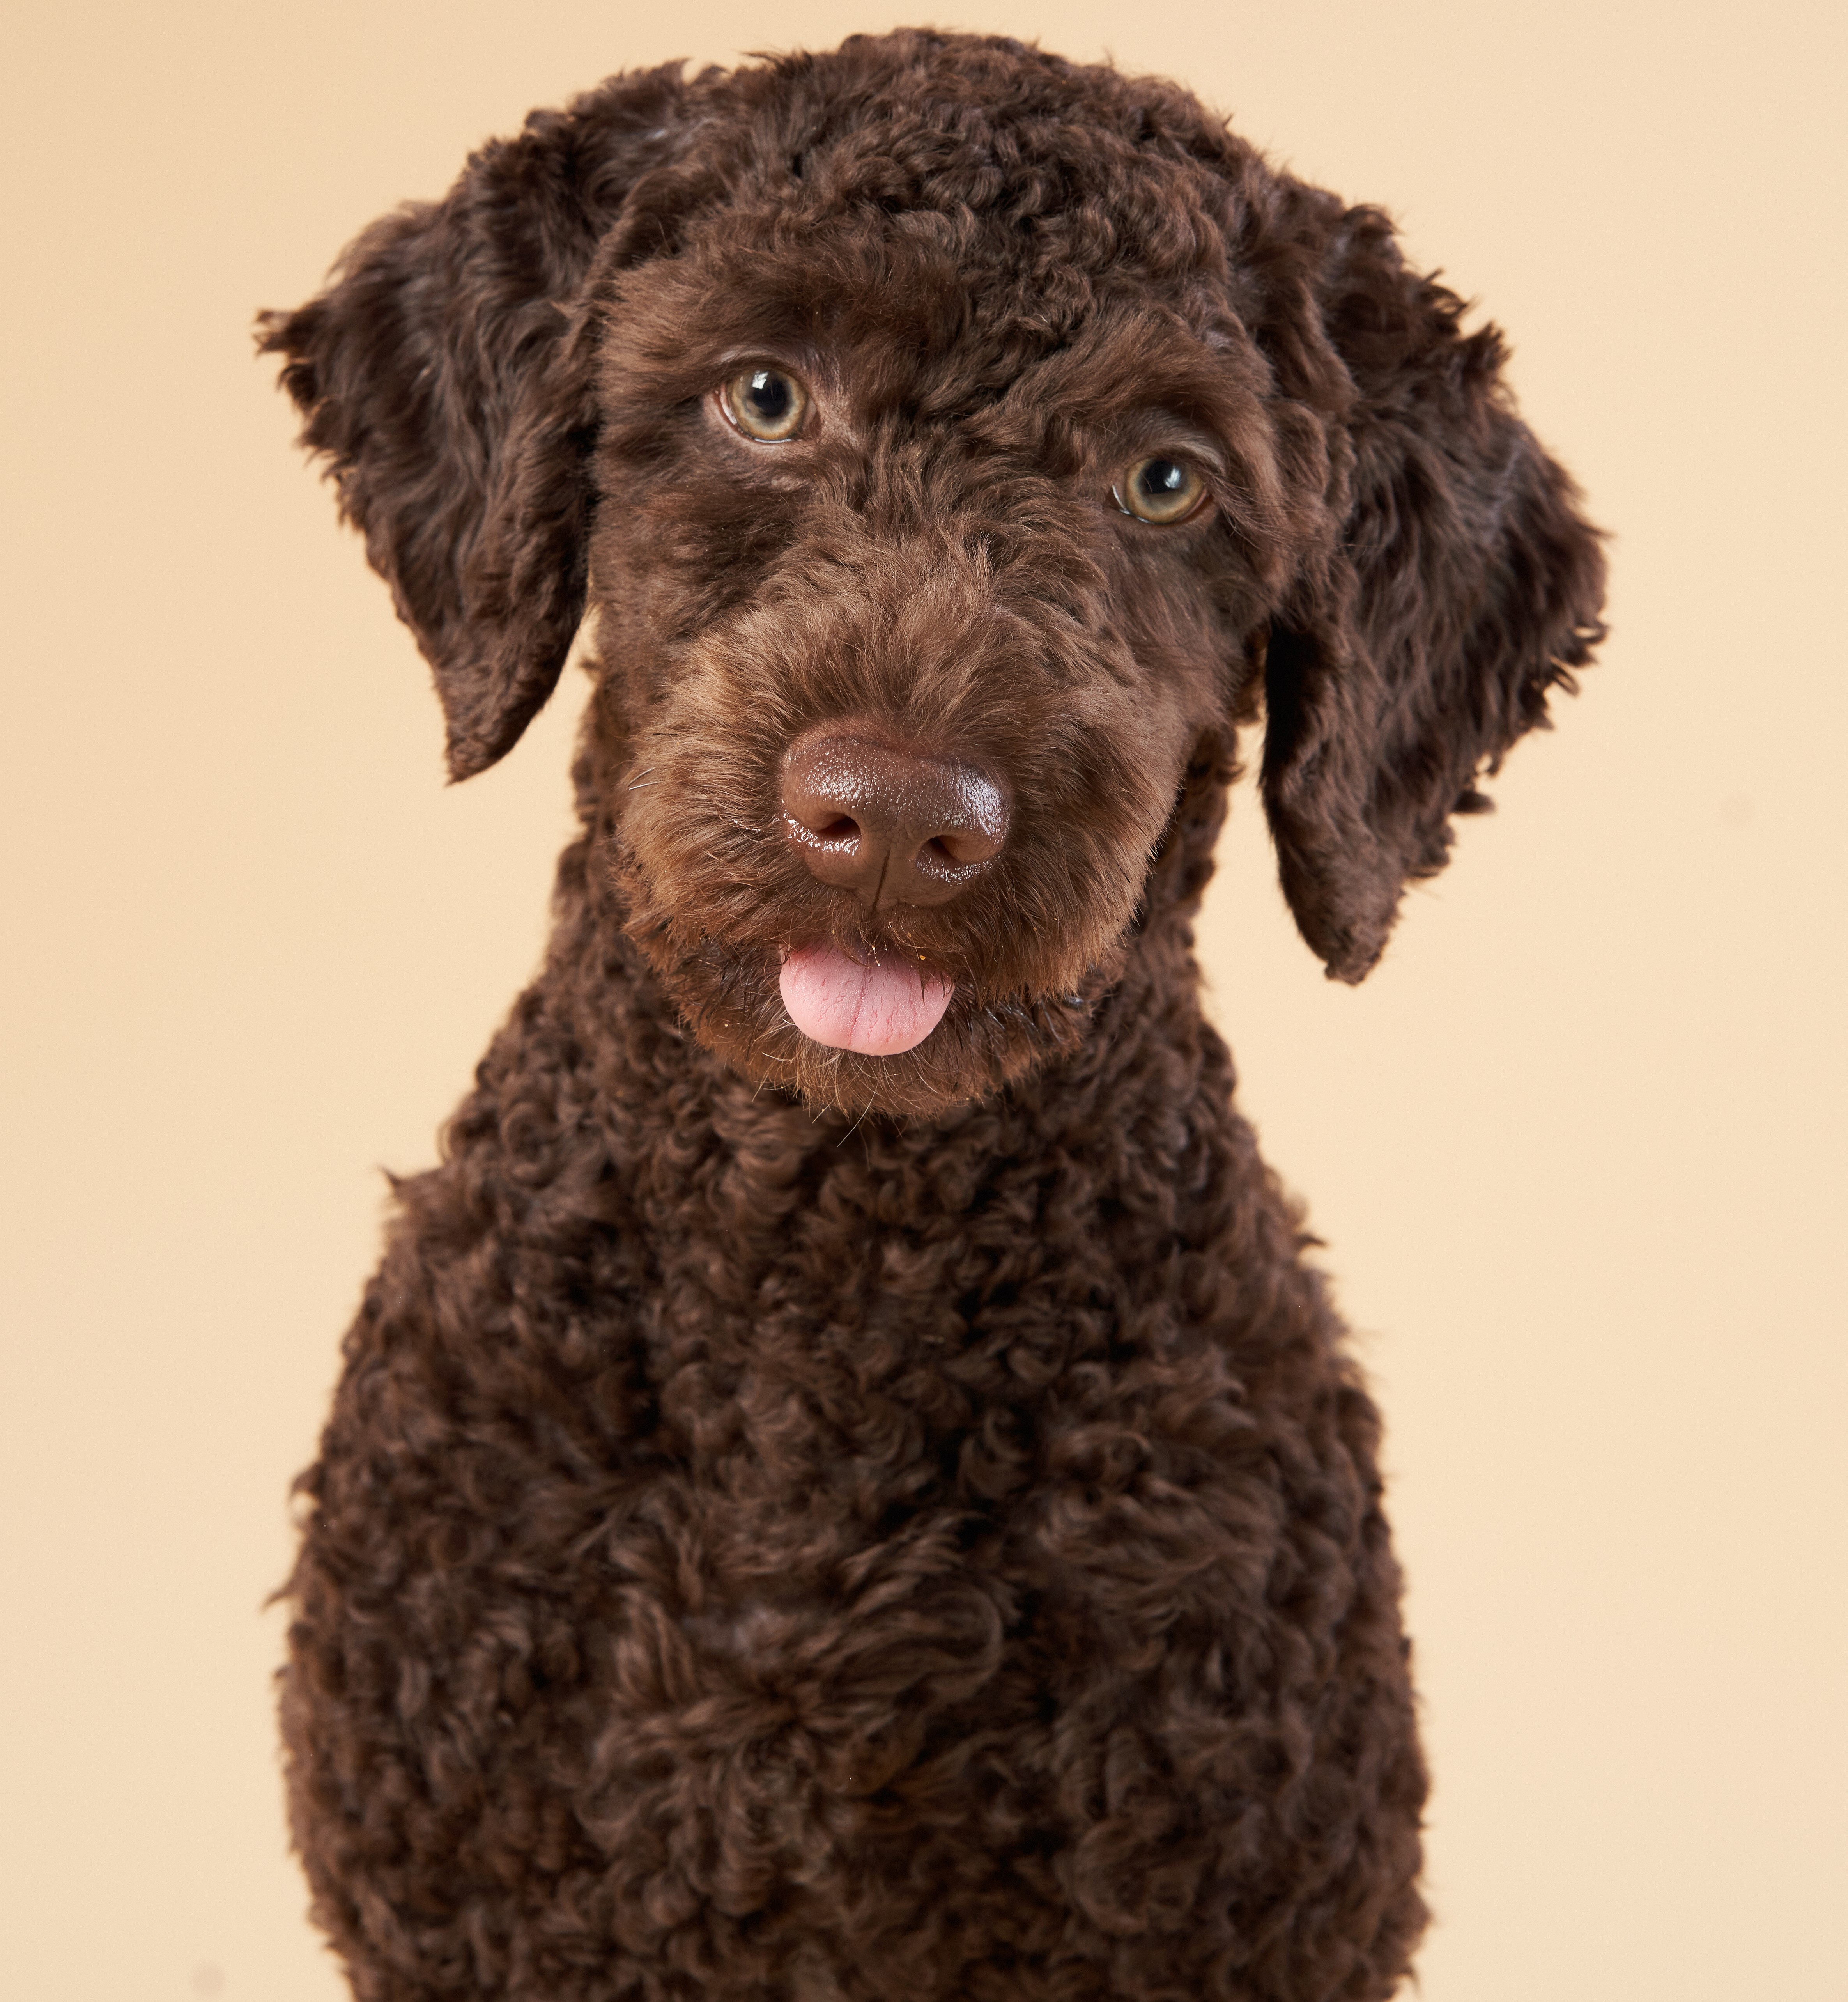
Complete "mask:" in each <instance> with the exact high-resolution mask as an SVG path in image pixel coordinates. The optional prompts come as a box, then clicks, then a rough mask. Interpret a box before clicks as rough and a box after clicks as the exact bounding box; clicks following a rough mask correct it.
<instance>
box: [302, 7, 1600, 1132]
mask: <svg viewBox="0 0 1848 2002" xmlns="http://www.w3.org/2000/svg"><path fill="white" fill-rule="evenodd" d="M267 345H269V346H270V347H274V348H281V349H282V350H284V351H286V352H287V353H288V354H290V356H291V367H290V370H289V374H288V379H289V382H290V385H291V388H292V389H294V390H295V393H296V395H297V396H298V399H300V400H301V401H302V403H303V405H304V406H305V408H306V409H307V410H309V413H310V422H309V432H308V436H309V440H310V441H311V442H312V443H314V444H316V445H319V446H321V447H322V448H324V449H326V450H327V451H328V452H330V453H331V454H332V455H333V458H334V462H335V470H336V476H337V477H338V478H339V479H340V483H341V490H342V497H343V501H344V503H345V505H346V507H347V511H348V512H349V513H350V514H351V515H352V516H353V517H354V518H355V519H356V520H357V521H359V522H360V523H361V525H362V526H363V527H364V528H365V529H366V531H367V533H368V541H369V543H370V545H371V553H372V555H373V557H374V560H375V562H376V563H378V565H379V567H381V569H382V570H384V571H385V574H387V575H388V577H390V578H391V579H392V582H393V584H394V586H395V588H396V591H397V595H398V598H399V606H400V609H401V611H403V612H404V614H405V616H406V617H407V618H408V619H410V622H411V623H412V624H413V627H414V628H415V629H416V630H417V631H418V633H419V636H420V639H421V640H423V642H424V645H425V647H426V650H427V651H428V652H429V653H430V654H431V657H432V658H433V660H434V662H435V663H436V665H437V668H438V683H439V688H440V689H441V691H442V692H443V694H444V696H445V703H446V706H447V707H448V711H449V717H450V724H451V744H452V763H453V764H454V766H455V769H457V771H458V773H459V775H465V774H466V773H467V772H469V771H470V770H472V769H479V767H480V766H481V765H483V764H484V763H486V762H490V761H491V759H493V757H495V756H497V755H500V752H503V751H504V749H506V748H507V746H508V745H511V742H512V741H513V740H514V738H515V737H517V735H518V731H519V729H520V727H521V726H522V725H523V724H524V722H525V720H526V717H528V715H530V714H531V713H532V710H533V709H535V708H536V706H538V703H539V701H541V700H542V699H544V695H545V693H546V690H547V689H549V686H550V683H551V679H552V678H553V677H555V676H556V672H557V671H558V667H559V664H560V660H561V659H562V655H563V650H564V648H565V647H566V646H567V645H568V644H569V640H570V633H571V631H572V630H574V627H575V626H576V623H577V618H578V616H579V614H580V612H581V610H582V609H584V605H585V603H586V602H587V598H588V602H589V603H590V604H591V605H593V606H594V609H595V611H596V612H597V615H598V626H597V634H598V649H597V650H598V654H599V656H600V659H601V667H600V670H599V671H600V675H601V682H600V686H599V690H598V699H597V703H596V706H595V709H594V718H593V736H594V741H593V746H592V748H593V752H594V755H593V757H592V759H591V761H590V769H591V772H592V773H593V775H594V784H595V785H596V787H598V790H599V793H600V797H599V798H598V800H597V801H596V803H595V819H596V825H597V828H598V835H599V840H600V843H601V854H602V856H603V860H604V861H605V864H606V865H607V866H608V867H609V868H610V869H612V870H614V871H615V873H616V874H618V876H619V879H620V884H621V888H622V896H623V900H624V903H625V906H626V912H627V922H628V928H629V932H630V935H631V936H633V938H634V940H636V943H638V944H639V945H640V947H641V948H642V950H643V951H644V952H645V953H646V954H647V957H648V958H649V960H650V963H651V964H652V965H653V967H654V969H655V971H656V972H657V974H658V975H659V976H660V978H661V980H662V982H663V983H664V985H665V987H666V989H667V991H668V993H669V995H670V996H671V998H672V999H673V1000H674V1002H675V1004H676V1005H677V1006H678V1008H679V1010H681V1012H682V1014H683V1016H684V1017H685V1020H686V1021H687V1022H688V1024H689V1025H690V1026H691V1027H692V1029H693V1031H694V1032H695V1033H696V1034H697V1035H698V1036H699V1038H701V1040H702V1041H704V1042H705V1043H706V1045H708V1047H710V1048H712V1049H713V1050H714V1051H716V1052H718V1053H720V1055H722V1056H724V1058H725V1059H727V1061H729V1062H731V1063H733V1064H734V1065H735V1066H737V1067H738V1068H739V1069H741V1070H742V1071H744V1072H745V1073H746V1074H747V1075H748V1076H751V1078H752V1079H755V1080H756V1081H758V1082H768V1083H774V1084H776V1085H779V1086H783V1087H786V1088H788V1089H790V1090H796V1091H798V1092H800V1093H802V1094H804V1096H805V1097H807V1098H809V1099H810V1100H811V1101H812V1102H816V1103H818V1104H827V1105H831V1106H835V1107H842V1108H843V1109H846V1110H850V1111H863V1110H866V1109H868V1108H873V1109H877V1110H880V1111H890V1112H898V1113H926V1114H927V1113H929V1112H932V1111H940V1110H942V1109H943V1108H944V1107H947V1106H948V1105H950V1104H954V1103H957V1102H958V1101H961V1100H965V1099H967V1098H969V1097H973V1096H976V1095H978V1094H979V1093H982V1092H984V1091H985V1090H990V1089H992V1088H993V1087H994V1086H995V1085H997V1084H998V1083H1002V1082H1004V1081H1005V1080H1006V1079H1008V1078H1009V1077H1012V1076H1017V1075H1018V1074H1019V1073H1020V1072H1021V1071H1022V1070H1023V1069H1025V1068H1027V1067H1028V1066H1030V1065H1032V1064H1033V1063H1034V1062H1037V1061H1040V1060H1041V1059H1044V1058H1045V1057H1047V1056H1048V1055H1051V1054H1053V1053H1055V1052H1058V1051H1061V1050H1063V1049H1066V1048H1069V1047H1071V1045H1072V1043H1073V1042H1074V1041H1075V1040H1076V1038H1079V1036H1081V1035H1082V1034H1083V1031H1084V1028H1085V1026H1086V1023H1087V1021H1088V1019H1089V1016H1090V1009H1091V1006H1092V1004H1093V1003H1094V1002H1095V1001H1096V1000H1097V998H1098V997H1099V996H1100V994H1101V993H1103V992H1104V991H1105V990H1106V989H1107V987H1108V986H1109V985H1110V984H1111V982H1112V980H1113V979H1114V977H1115V976H1116V975H1117V973H1118V971H1119V970H1120V968H1121V961H1122V956H1123V954H1124V950H1125V949H1126V947H1127V946H1128V943H1129V942H1130V941H1131V939H1132V938H1133V936H1134V935H1135V929H1136V927H1137V925H1138V922H1139V920H1140V919H1141V917H1142V915H1143V913H1144V911H1145V905H1146V903H1147V901H1148V898H1149V885H1150V881H1151V872H1152V870H1153V869H1154V867H1155V866H1156V860H1157V857H1158V856H1159V853H1160V851H1161V849H1162V846H1163V840H1164V836H1165V835H1166V833H1167V832H1168V830H1169V829H1170V825H1171V824H1172V822H1173V819H1174V817H1175V814H1176V811H1177V802H1178V801H1179V800H1180V795H1181V793H1182V790H1183V783H1184V778H1185V776H1186V774H1187V771H1188V769H1189V767H1190V764H1193V765H1194V766H1195V768H1196V769H1198V766H1199V764H1200V762H1201V747H1202V746H1212V745H1220V744H1222V742H1223V741H1224V739H1225V738H1226V734H1227V733H1228V732H1229V728H1230V726H1231V724H1232V722H1233V719H1234V718H1235V717H1237V716H1239V715H1240V713H1242V712H1244V711H1246V710H1249V709H1250V707H1251V706H1253V703H1254V699H1255V696H1256V694H1257V688H1256V683H1255V681H1254V677H1255V676H1256V675H1257V673H1258V671H1259V668H1260V664H1261V663H1262V662H1263V661H1264V654H1265V653H1266V650H1267V651H1268V654H1269V668H1268V671H1267V682H1266V686H1265V691H1264V693H1265V701H1266V705H1267V712H1268V719H1269V729H1268V734H1267V750H1266V759H1265V766H1266V771H1265V779H1266V794H1267V803H1268V804H1269V807H1270V810H1271V816H1272V822H1273V827H1274V831H1275V832H1276V833H1277V835H1278V845H1279V851H1280V859H1281V863H1282V866H1283V870H1284V877H1285V888H1286V891H1288V893H1289V895H1291V898H1292V902H1293V903H1294V905H1295V908H1296V910H1297V913H1298V916H1299V920H1300V921H1301V922H1302V925H1303V928H1304V930H1305V933H1306V936H1309V939H1310V941H1311V943H1313V944H1315V945H1316V947H1317V948H1318V950H1321V951H1322V952H1323V954H1324V956H1325V957H1327V959H1328V960H1329V961H1330V970H1331V971H1335V972H1337V973H1339V974H1341V975H1343V976H1344V977H1347V978H1358V975H1359V974H1360V973H1362V972H1363V971H1365V968H1366V967H1367V965H1369V964H1371V963H1372V959H1373V957H1376V955H1377V953H1378V950H1379V946H1380V943H1382V942H1383V938H1384V936H1385V932H1386V926H1388V925H1389V923H1390V919H1391V916H1392V911H1393V906H1394V905H1395V904H1396V899H1397V896H1398V894H1399V889H1400V884H1402V882H1403V879H1404V877H1406V876H1407V874H1415V873H1420V872H1421V871H1426V870H1429V869H1430V868H1431V867H1435V866H1436V865H1437V863H1438V862H1440V861H1441V860H1442V854H1443V849H1444V844H1445V840H1446V839H1447V836H1446V835H1445V831H1444V823H1445V819H1446V818H1447V816H1448V814H1449V812H1451V811H1452V810H1454V809H1456V807H1459V805H1462V806H1465V807H1466V806H1467V805H1468V804H1470V801H1471V800H1473V798H1474V797H1475V796H1474V795H1473V793H1471V791H1470V781H1471V780H1472V779H1473V775H1474V773H1475V771H1476V769H1477V766H1478V765H1479V763H1480V762H1482V761H1483V760H1484V759H1490V760H1493V759H1494V758H1495V757H1496V756H1498V755H1499V753H1500V752H1501V749H1502V748H1504V747H1505V745H1506V743H1507V742H1508V741H1510V740H1511V739H1512V737H1513V736H1514V735H1515V734H1518V731H1519V730H1520V729H1522V728H1524V727H1527V725H1528V724H1531V723H1532V722H1533V721H1534V720H1537V718H1538V717H1539V714H1540V713H1541V711H1542V709H1543V694H1544V689H1545V687H1546V683H1547V682H1549V681H1550V680H1553V679H1557V678H1560V675H1563V673H1564V668H1565V666H1566V665H1567V664H1570V663H1571V662H1572V661H1575V660H1578V659H1582V658H1583V657H1584V655H1585V647H1586V643H1587V641H1588V639H1589V637H1592V636H1591V634H1590V633H1589V632H1588V630H1587V629H1588V627H1589V626H1590V624H1591V622H1592V619H1594V617H1595V611H1596V609H1597V588H1598V585H1599V581H1600V580H1599V566H1598V563H1597V558H1596V553H1595V546H1594V545H1593V543H1592V539H1591V537H1590V535H1589V532H1588V531H1586V530H1585V528H1583V526H1582V525H1581V524H1580V523H1579V522H1578V521H1577V519H1576V518H1575V516H1574V515H1573V514H1572V513H1571V507H1570V504H1569V498H1570V497H1569V490H1567V487H1566V485H1565V483H1564V480H1563V478H1562V476H1560V475H1559V474H1558V473H1557V469H1554V468H1553V467H1552V466H1550V464H1549V463H1548V462H1546V460H1545V459H1543V457H1541V455H1539V452H1538V451H1537V449H1536V448H1534V447H1533V446H1532V441H1531V439H1529V438H1528V437H1527V435H1526V434H1525V431H1522V429H1521V427H1519V426H1518V424H1516V423H1515V421H1514V420H1512V417H1510V416H1509V415H1508V413H1507V411H1506V410H1505V406H1503V405H1502V403H1501V402H1500V401H1499V400H1498V398H1497V397H1496V396H1495V394H1494V365H1495V362H1496V361H1497V360H1498V351H1497V350H1496V349H1495V348H1494V344H1493V340H1492V337H1481V336H1478V337H1475V339H1474V340H1473V341H1472V340H1463V339H1461V338H1459V336H1458V334H1457V331H1456V308H1455V302H1453V301H1451V300H1450V299H1449V295H1445V294H1443V293H1442V292H1441V291H1438V289H1437V288H1435V287H1433V286H1431V285H1430V284H1428V282H1426V281H1420V280H1417V279H1415V278H1414V277H1410V276H1409V275H1408V274H1406V273H1405V272H1404V271H1403V269H1402V267H1400V265H1399V263H1398V261H1397V259H1396V254H1395V253H1393V251H1392V248H1391V245H1390V242H1389V233H1388V232H1386V230H1385V228H1384V225H1382V224H1380V223H1379V221H1378V219H1377V218H1372V217H1371V216H1370V215H1369V214H1368V212H1366V211H1352V212H1349V213H1348V214H1346V215H1344V214H1343V213H1342V212H1341V211H1340V210H1339V208H1338V207H1337V205H1335V204H1332V203H1331V202H1330V201H1328V200H1327V198H1326V197H1319V196H1316V195H1313V194H1312V193H1311V191H1309V190H1302V189H1300V188H1298V187H1295V184H1293V183H1285V182H1281V181H1279V180H1277V179H1275V178H1274V177H1273V176H1271V175H1270V174H1269V173H1267V170H1265V169H1263V167H1262V166H1261V164H1260V163H1259V162H1257V160H1256V159H1255V157H1254V156H1253V155H1250V154H1249V153H1248V152H1247V151H1246V150H1245V149H1243V148H1241V147H1240V146H1239V145H1238V144H1237V142H1236V141H1233V140H1231V139H1230V138H1229V137H1228V135H1226V134H1224V132H1223V131H1217V130H1215V128H1214V127H1212V125H1211V123H1210V121H1208V120H1206V119H1205V116H1204V114H1203V113H1200V112H1199V110H1198V107H1197V106H1193V105H1192V104H1191V100H1188V99H1184V98H1183V97H1181V96H1180V94H1179V93H1177V92H1173V90H1172V89H1170V88H1169V87H1167V86H1163V85H1131V84H1129V83H1127V82H1125V81H1124V79H1121V78H1118V77H1116V76H1115V75H1114V73H1112V72H1107V71H1098V70H1075V69H1072V68H1069V67H1067V66H1065V65H1057V64H1055V63H1054V62H1053V61H1052V60H1051V59H1050V58H1041V57H1039V56H1037V54H1035V53H1034V52H1031V51H1023V50H1020V49H1018V48H1016V47H1013V45H1008V44H992V43H976V42H973V41H968V40H960V39H957V38H943V37H923V36H901V37H888V38H886V39H884V40H880V41H877V42H870V43H856V44H849V45H848V47H847V48H846V49H844V50H842V51H840V52H839V54H837V55H836V56H835V57H833V58H821V59H819V60H818V61H814V62H809V61H807V60H806V59H799V60H797V61H792V62H791V63H790V64H788V65H779V66H772V67H771V68H766V69H764V70H758V71H748V72H738V73H737V75H734V77H731V78H713V77H712V76H710V75H709V76H708V77H707V78H702V79H701V80H700V81H699V83H698V84H696V85H691V86H689V85H683V84H682V83H681V82H679V80H678V76H677V75H669V74H668V73H666V72H657V73H656V74H655V75H653V76H650V77H646V78H632V79H626V80H619V81H618V82H615V83H614V84H612V85H606V86H605V89H604V91H603V92H600V93H598V94H597V95H596V96H593V97H592V98H590V99H585V100H584V101H583V102H582V103H581V104H580V105H579V106H577V107H575V108H574V111H573V112H572V113H569V114H567V115H566V116H565V117H561V118H554V119H551V120H535V121H533V122H532V124H531V125H529V127H528V134H527V135H526V136H525V138H523V139H522V140H521V141H518V142H516V143H515V145H514V146H511V147H509V148H502V149H498V150H495V149H490V152H486V153H484V154H483V155H479V156H478V157H477V159H476V161H475V162H472V163H471V167H470V169H469V174H468V175H466V176H465V177H464V180H463V182H462V183H461V184H460V185H459V188H458V190H457V191H456V193H455V194H453V195H452V197H450V199H449V201H448V203H447V204H444V205H443V206H442V207H441V208H436V209H432V210H425V211H413V212H410V214H409V215H404V216H400V217H399V218H392V220H391V221H389V222H388V223H387V224H385V225H381V226H380V228H379V229H378V230H376V231H375V232H372V233H371V235H369V236H368V238H366V239H361V243H360V244H359V245H357V246H355V249H354V252H353V253H351V254H350V259H349V261H348V264H347V270H346V274H345V275H344V276H343V277H342V278H341V280H340V282H339V284H336V286H335V287H334V288H333V289H332V290H331V291H330V292H329V293H328V294H326V295H324V296H323V298H321V299H319V300H317V301H316V302H313V303H312V305H309V307H306V308H304V309H302V311H301V312H299V313H297V314H295V315H293V316H286V317H284V316H273V317H272V319H271V320H270V323H269V330H268V333H267ZM1205 762H1206V763H1207V764H1208V766H1209V767H1211V768H1212V769H1217V770H1220V771H1222V770H1223V768H1224V758H1223V755H1222V754H1221V755H1215V754H1213V753H1212V752H1208V755H1207V758H1206V761H1205Z"/></svg>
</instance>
